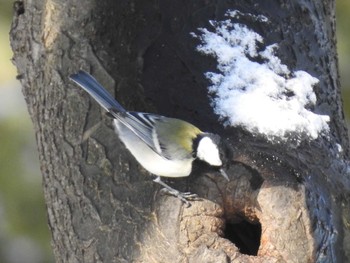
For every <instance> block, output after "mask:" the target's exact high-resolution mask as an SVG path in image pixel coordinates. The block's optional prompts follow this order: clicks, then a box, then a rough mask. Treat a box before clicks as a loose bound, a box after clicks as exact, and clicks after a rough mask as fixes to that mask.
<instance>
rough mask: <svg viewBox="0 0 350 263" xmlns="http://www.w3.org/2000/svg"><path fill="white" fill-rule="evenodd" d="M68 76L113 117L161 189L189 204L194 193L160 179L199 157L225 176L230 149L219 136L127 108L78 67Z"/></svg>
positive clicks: (181, 172)
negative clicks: (179, 188)
mask: <svg viewBox="0 0 350 263" xmlns="http://www.w3.org/2000/svg"><path fill="white" fill-rule="evenodd" d="M69 78H70V79H71V80H72V81H74V82H75V83H76V84H78V85H79V86H80V87H81V88H83V89H84V90H85V91H86V92H87V93H88V94H89V95H90V96H91V97H92V98H93V99H95V100H96V101H97V102H98V103H99V104H100V105H101V106H102V108H104V109H105V110H106V111H107V114H108V115H109V116H110V117H112V118H113V124H114V127H115V131H116V133H117V135H118V136H119V139H120V141H121V142H122V143H123V144H124V145H125V147H126V148H127V149H128V150H129V152H130V153H131V155H133V156H134V158H135V159H136V160H137V161H138V162H139V164H141V166H143V167H144V168H145V169H146V170H147V171H148V172H150V173H151V174H153V175H155V176H156V179H154V180H153V181H154V182H156V183H158V184H160V185H162V186H163V187H164V189H163V190H164V191H165V192H167V193H169V194H171V195H173V196H175V197H177V198H179V199H180V200H181V201H183V202H184V203H186V204H187V205H188V204H189V202H188V200H191V199H194V198H196V197H197V195H196V194H191V193H190V192H186V193H183V192H180V191H178V190H176V189H174V188H172V187H170V186H169V185H167V184H166V183H164V182H163V181H162V180H161V177H173V178H174V177H186V176H189V175H190V174H191V172H192V170H193V162H194V161H195V160H199V161H200V162H202V163H206V164H207V165H209V167H213V168H215V169H217V170H218V171H219V172H220V173H221V175H222V176H223V177H224V178H225V179H226V180H229V178H228V176H227V174H226V172H225V169H224V167H226V166H227V163H228V160H229V156H230V150H229V147H228V145H227V144H226V143H225V142H224V141H223V140H222V138H221V137H220V136H219V135H217V134H214V133H209V132H203V131H201V130H200V129H199V128H197V127H196V126H194V125H193V124H191V123H189V122H186V121H184V120H181V119H176V118H170V117H165V116H162V115H158V114H153V113H145V112H136V111H128V110H126V109H125V108H124V107H123V106H121V104H120V103H119V102H118V101H117V100H116V99H115V98H114V97H113V96H112V95H111V94H110V93H109V92H108V91H107V90H106V89H105V88H104V87H103V86H102V85H101V84H100V83H99V82H98V81H97V80H96V79H95V78H94V77H93V76H92V75H90V74H89V73H87V72H86V71H83V70H79V71H78V72H77V73H75V74H72V75H70V76H69Z"/></svg>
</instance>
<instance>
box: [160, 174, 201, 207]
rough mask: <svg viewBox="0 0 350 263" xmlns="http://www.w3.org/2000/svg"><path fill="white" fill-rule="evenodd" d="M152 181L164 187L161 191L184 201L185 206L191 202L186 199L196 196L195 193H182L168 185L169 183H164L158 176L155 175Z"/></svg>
mask: <svg viewBox="0 0 350 263" xmlns="http://www.w3.org/2000/svg"><path fill="white" fill-rule="evenodd" d="M153 182H155V183H158V184H160V185H161V186H163V187H164V188H163V189H162V191H163V192H166V193H167V194H170V195H173V196H175V197H177V198H179V199H180V200H181V201H182V202H184V203H185V204H186V205H187V207H189V206H191V204H190V203H189V202H188V200H194V199H196V198H197V195H196V194H191V193H190V192H185V193H182V192H180V191H178V190H176V189H174V188H172V187H170V186H169V185H167V184H166V183H164V182H163V181H162V180H161V179H160V177H159V176H157V178H156V179H154V180H153Z"/></svg>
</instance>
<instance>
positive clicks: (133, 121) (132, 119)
mask: <svg viewBox="0 0 350 263" xmlns="http://www.w3.org/2000/svg"><path fill="white" fill-rule="evenodd" d="M111 113H112V115H113V117H115V118H117V119H118V120H119V121H120V122H122V123H123V124H124V125H125V126H127V127H128V128H129V129H130V130H131V131H132V132H134V133H135V134H136V136H137V137H139V138H140V139H141V140H142V141H144V142H145V143H146V144H147V145H148V146H149V147H150V148H151V149H152V150H153V151H154V152H156V153H157V154H159V155H163V154H162V150H161V147H160V144H159V141H158V138H157V133H156V132H155V122H157V121H161V120H162V119H164V118H165V117H163V116H160V115H156V114H152V113H142V112H131V111H128V112H125V113H122V114H121V113H119V112H116V113H113V112H111Z"/></svg>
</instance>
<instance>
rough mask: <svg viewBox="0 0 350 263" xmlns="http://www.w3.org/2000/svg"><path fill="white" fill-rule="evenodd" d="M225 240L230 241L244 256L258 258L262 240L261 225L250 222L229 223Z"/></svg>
mask: <svg viewBox="0 0 350 263" xmlns="http://www.w3.org/2000/svg"><path fill="white" fill-rule="evenodd" d="M225 238H227V239H228V240H230V241H231V242H232V243H234V244H235V246H236V247H237V248H238V249H239V251H240V252H241V253H242V254H246V255H250V256H257V254H258V250H259V247H260V239H261V224H260V223H255V224H252V223H250V222H248V221H245V220H243V221H241V222H239V223H227V224H226V227H225Z"/></svg>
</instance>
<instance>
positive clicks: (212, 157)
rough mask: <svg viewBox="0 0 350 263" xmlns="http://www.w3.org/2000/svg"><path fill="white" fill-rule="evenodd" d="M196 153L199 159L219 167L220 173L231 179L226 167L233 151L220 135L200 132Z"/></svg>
mask: <svg viewBox="0 0 350 263" xmlns="http://www.w3.org/2000/svg"><path fill="white" fill-rule="evenodd" d="M194 153H195V157H196V158H197V159H199V160H201V161H203V162H205V163H207V164H209V165H210V166H212V167H215V168H218V169H219V171H220V173H221V174H222V175H223V176H224V177H225V178H226V179H227V180H229V179H228V176H227V174H226V172H225V170H224V169H225V168H226V166H227V164H228V162H229V160H230V159H231V156H232V151H231V149H230V147H229V146H228V145H227V143H225V142H224V141H223V140H222V139H221V137H220V136H219V135H216V134H212V133H201V134H199V135H198V137H197V138H196V140H195V143H194Z"/></svg>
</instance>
